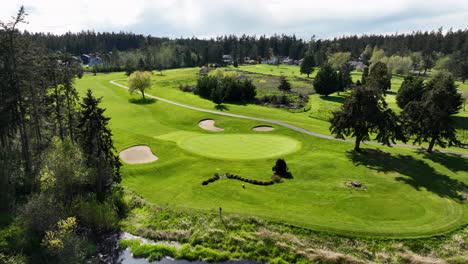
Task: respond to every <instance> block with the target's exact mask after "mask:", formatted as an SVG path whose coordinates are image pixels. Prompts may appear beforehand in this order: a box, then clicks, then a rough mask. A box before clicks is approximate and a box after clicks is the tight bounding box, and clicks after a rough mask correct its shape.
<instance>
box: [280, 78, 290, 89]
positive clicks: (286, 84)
mask: <svg viewBox="0 0 468 264" xmlns="http://www.w3.org/2000/svg"><path fill="white" fill-rule="evenodd" d="M278 89H279V90H280V91H283V92H289V91H291V84H290V83H289V81H288V79H286V77H284V76H281V77H280V85H279V86H278Z"/></svg>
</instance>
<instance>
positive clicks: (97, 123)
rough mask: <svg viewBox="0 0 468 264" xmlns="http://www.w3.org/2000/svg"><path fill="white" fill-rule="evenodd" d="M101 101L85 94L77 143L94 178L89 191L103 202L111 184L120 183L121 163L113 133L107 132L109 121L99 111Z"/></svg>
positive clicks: (101, 111)
mask: <svg viewBox="0 0 468 264" xmlns="http://www.w3.org/2000/svg"><path fill="white" fill-rule="evenodd" d="M100 102H101V98H95V97H94V96H93V94H92V92H91V90H88V92H87V93H86V96H85V97H84V98H83V102H82V103H81V112H80V118H79V125H78V128H79V132H80V133H79V142H80V145H81V148H82V149H83V154H84V155H85V157H86V163H87V166H88V167H89V168H91V169H92V170H93V173H94V175H95V178H94V179H95V180H94V184H93V186H92V190H93V191H94V192H95V193H96V195H97V197H98V199H99V200H100V201H103V199H104V197H105V193H106V192H107V191H109V190H110V188H111V186H112V183H114V182H117V183H118V182H120V167H121V163H120V160H119V158H118V156H117V155H116V154H115V151H116V150H115V148H114V145H113V142H112V132H111V130H110V129H109V128H108V123H109V120H110V118H108V117H105V116H104V111H105V109H103V108H101V107H99V104H100Z"/></svg>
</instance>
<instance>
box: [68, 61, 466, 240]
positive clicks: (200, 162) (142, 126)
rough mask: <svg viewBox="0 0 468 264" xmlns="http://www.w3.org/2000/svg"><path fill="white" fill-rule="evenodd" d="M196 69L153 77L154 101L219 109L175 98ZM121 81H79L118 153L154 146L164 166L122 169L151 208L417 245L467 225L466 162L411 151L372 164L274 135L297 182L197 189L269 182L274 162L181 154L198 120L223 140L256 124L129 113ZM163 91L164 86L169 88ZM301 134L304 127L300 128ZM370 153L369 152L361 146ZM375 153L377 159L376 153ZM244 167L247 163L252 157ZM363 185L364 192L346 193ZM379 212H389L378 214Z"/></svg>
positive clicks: (243, 108)
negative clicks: (293, 147)
mask: <svg viewBox="0 0 468 264" xmlns="http://www.w3.org/2000/svg"><path fill="white" fill-rule="evenodd" d="M196 72H198V69H196V68H194V69H179V70H173V71H172V70H170V71H169V70H168V71H165V72H164V74H165V75H164V76H159V75H155V76H154V80H155V81H154V87H153V89H152V90H151V94H155V95H158V96H161V97H164V98H168V99H171V100H175V101H178V102H182V103H186V104H189V105H194V106H198V107H204V108H207V109H214V104H213V103H211V102H209V101H207V100H204V99H200V98H198V97H197V96H195V95H193V94H188V93H184V92H181V91H179V90H178V89H177V86H178V84H179V83H184V82H186V81H187V80H193V79H194V77H193V76H195V75H196ZM123 77H124V76H123V74H121V73H114V74H102V75H98V76H86V77H84V78H83V79H82V80H78V81H77V87H78V89H79V90H80V92H81V93H84V92H85V89H86V88H88V87H91V88H92V89H93V90H94V93H95V94H96V95H98V96H103V97H104V98H103V105H104V107H105V108H107V111H106V114H107V115H109V116H110V117H112V120H111V128H112V130H113V132H114V138H115V144H116V146H117V148H118V149H119V150H121V149H124V148H126V147H128V146H131V145H135V144H146V145H149V146H150V147H151V149H152V151H153V152H154V153H155V154H156V155H157V156H158V157H159V158H160V160H158V161H157V162H154V163H151V164H144V165H124V167H123V170H122V173H123V185H124V186H125V187H126V188H127V189H130V190H134V191H136V192H137V193H138V194H140V195H142V196H143V197H145V198H146V199H147V200H148V201H150V202H153V203H157V204H162V205H165V204H167V205H170V206H173V207H177V208H195V209H201V210H203V211H207V212H210V211H215V212H216V211H217V210H218V209H219V207H222V208H223V211H225V212H229V213H237V214H240V215H252V216H259V217H262V218H265V219H269V220H272V221H276V222H282V223H287V224H290V225H295V226H301V227H305V228H310V229H314V230H323V231H328V232H334V233H340V234H348V235H359V236H381V237H420V236H430V235H434V234H441V233H445V232H448V231H451V230H454V229H456V228H458V227H460V226H461V225H463V224H466V223H467V219H468V218H467V211H468V208H467V204H466V203H463V202H461V200H460V196H459V194H458V192H460V191H465V192H466V184H467V182H468V172H467V171H468V170H467V169H466V168H467V161H466V159H463V158H459V157H458V156H454V155H446V154H440V155H439V156H438V157H439V158H437V157H436V158H432V157H435V156H431V157H427V155H425V154H424V153H421V152H419V151H417V150H412V149H406V148H387V147H374V146H372V147H370V148H369V151H368V152H367V154H362V155H357V156H356V155H353V154H352V153H350V152H349V150H351V149H352V144H350V143H345V142H339V141H331V140H325V139H319V138H315V137H311V136H307V135H303V134H301V133H298V132H295V131H291V130H289V129H286V128H283V127H277V129H275V131H272V132H269V134H268V135H275V136H283V137H289V138H293V139H295V140H296V141H298V142H300V143H301V149H300V150H298V151H296V152H294V153H290V154H284V155H282V156H283V158H285V159H286V161H287V162H288V166H289V167H290V169H291V172H292V174H293V175H294V179H293V180H291V181H287V182H285V183H283V184H278V185H273V186H268V187H265V186H248V187H247V188H246V189H243V188H242V187H241V184H240V183H237V182H236V181H217V182H215V183H213V184H210V185H208V186H202V185H201V184H200V183H201V182H202V181H203V180H205V179H207V178H209V177H211V176H212V175H213V173H215V172H218V173H224V172H230V173H233V174H237V175H245V176H248V177H249V178H251V179H256V180H264V179H265V175H268V174H270V175H271V167H272V166H273V165H274V161H275V159H274V158H267V159H256V157H254V156H252V157H251V159H249V160H242V161H239V160H237V161H236V160H229V159H226V158H223V157H217V158H216V159H213V158H206V157H204V156H202V155H199V154H196V153H192V152H187V151H183V150H182V149H181V148H180V147H179V143H178V142H180V141H183V140H184V139H185V138H186V136H187V135H189V136H193V135H195V134H199V133H202V134H212V133H210V132H206V131H202V130H201V129H200V128H199V127H198V126H197V123H198V122H199V120H201V119H205V118H213V119H216V122H217V125H218V126H219V127H223V128H225V131H224V132H222V134H223V135H225V134H226V135H232V134H255V132H253V131H251V128H252V127H254V126H256V125H261V124H260V123H259V122H255V121H249V120H241V119H234V118H229V117H221V116H215V115H212V114H206V113H200V112H196V111H192V110H188V109H184V108H180V107H177V106H173V105H170V104H167V103H164V102H160V101H157V100H156V101H155V102H154V103H152V104H132V103H130V102H129V99H131V98H138V96H136V95H134V96H130V95H129V94H128V92H127V91H125V90H124V89H121V88H119V87H116V86H114V85H111V84H109V80H113V79H119V78H123ZM166 85H167V86H166ZM225 111H226V112H231V113H240V114H246V115H250V116H259V117H267V118H273V119H279V120H284V121H287V122H290V123H293V124H296V125H299V126H301V127H304V128H306V129H310V130H312V131H317V132H323V133H328V126H329V125H328V122H325V121H322V120H318V119H315V118H310V117H309V116H308V113H302V114H292V113H288V112H286V111H284V110H279V109H272V108H267V107H261V106H255V105H226V109H225ZM302 124H304V125H302ZM364 147H366V146H364ZM374 149H379V150H380V151H377V152H376V151H374ZM246 157H249V155H248V154H246ZM350 180H354V181H359V182H362V183H363V184H364V185H365V186H366V187H367V190H365V191H361V190H354V189H349V188H348V187H346V185H345V184H344V183H345V182H347V181H350ZM382 211H388V213H387V214H382Z"/></svg>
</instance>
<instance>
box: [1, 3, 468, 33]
mask: <svg viewBox="0 0 468 264" xmlns="http://www.w3.org/2000/svg"><path fill="white" fill-rule="evenodd" d="M21 5H23V6H24V7H25V9H26V13H27V14H28V16H27V21H28V22H29V23H28V24H27V25H22V26H21V27H20V29H25V30H28V31H31V32H51V33H55V34H63V33H66V32H68V31H71V32H77V31H82V30H94V31H96V32H103V31H114V32H118V31H125V32H133V33H137V34H144V35H152V36H159V37H163V36H164V37H171V38H178V37H193V36H195V37H199V38H209V37H215V36H219V35H230V34H235V35H242V34H248V35H257V36H258V35H267V36H271V35H273V34H275V33H278V34H281V33H284V34H288V35H292V34H295V35H296V36H298V37H301V38H304V39H310V38H311V37H312V36H316V38H333V37H339V36H344V35H354V34H357V35H362V34H394V33H410V32H412V31H416V30H423V31H425V30H437V29H438V28H440V27H443V28H444V29H445V30H448V29H449V28H453V29H466V28H468V19H467V18H468V0H357V1H351V0H320V1H316V0H281V1H279V0H131V1H128V0H75V1H71V0H0V20H1V21H4V22H5V21H8V20H9V19H10V17H11V16H13V15H15V14H16V12H17V11H18V9H19V7H20V6H21Z"/></svg>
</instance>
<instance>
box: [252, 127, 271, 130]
mask: <svg viewBox="0 0 468 264" xmlns="http://www.w3.org/2000/svg"><path fill="white" fill-rule="evenodd" d="M252 130H253V131H273V130H274V128H273V127H271V126H256V127H254V128H252Z"/></svg>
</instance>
